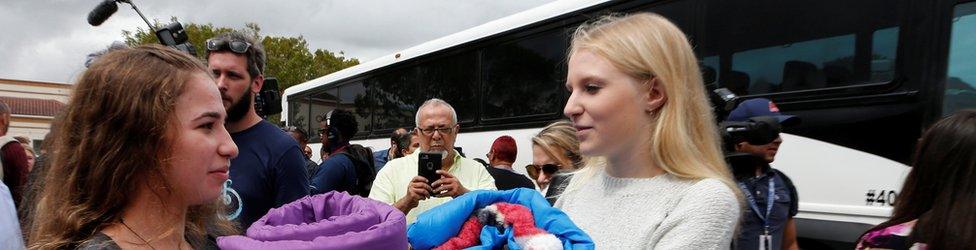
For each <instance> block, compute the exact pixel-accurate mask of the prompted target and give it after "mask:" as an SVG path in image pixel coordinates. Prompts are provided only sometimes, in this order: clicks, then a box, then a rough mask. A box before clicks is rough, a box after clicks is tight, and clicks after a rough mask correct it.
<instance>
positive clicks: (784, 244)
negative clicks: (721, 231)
mask: <svg viewBox="0 0 976 250" xmlns="http://www.w3.org/2000/svg"><path fill="white" fill-rule="evenodd" d="M726 121H727V122H740V123H744V124H746V125H745V126H746V127H749V129H744V130H745V131H746V132H745V133H751V134H754V135H745V136H744V137H752V138H756V137H758V138H760V139H752V138H750V139H745V138H741V139H732V141H727V147H729V149H728V150H734V151H735V152H736V153H737V154H736V153H733V154H731V156H730V158H732V157H737V156H738V159H743V160H738V161H736V160H732V161H731V162H732V164H731V165H732V168H733V173H734V174H735V179H736V182H737V184H738V185H739V188H740V189H741V190H742V193H743V195H744V196H745V200H746V204H747V205H749V208H748V209H746V210H745V214H744V215H743V217H742V222H741V223H742V225H741V227H740V230H741V233H740V234H739V236H738V238H737V239H736V240H735V241H734V243H733V247H734V248H735V249H798V245H797V242H796V225H795V224H794V220H793V216H795V215H796V213H797V201H798V198H797V192H796V187H794V186H793V182H792V181H790V178H789V177H787V176H786V175H785V174H783V173H782V172H780V171H778V170H776V169H773V168H771V167H770V166H769V163H772V162H773V160H775V158H776V152H777V151H778V150H779V146H780V144H782V143H783V139H782V138H781V137H780V136H779V132H780V126H791V125H795V124H797V123H799V118H798V117H795V116H791V115H783V114H780V112H779V109H778V108H777V107H776V104H774V103H773V102H772V101H770V100H768V99H764V98H756V99H749V100H746V101H744V102H742V103H740V104H739V106H738V107H736V108H735V110H732V112H731V113H729V117H728V119H726ZM725 127H726V128H728V126H725ZM726 131H728V129H726ZM755 141H763V142H766V143H764V144H758V145H757V144H752V143H751V142H753V143H754V142H755ZM770 193H772V194H773V195H770Z"/></svg>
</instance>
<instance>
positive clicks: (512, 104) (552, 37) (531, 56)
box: [483, 29, 569, 119]
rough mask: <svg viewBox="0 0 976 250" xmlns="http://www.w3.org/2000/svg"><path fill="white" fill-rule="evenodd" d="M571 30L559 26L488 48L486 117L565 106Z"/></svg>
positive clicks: (549, 110) (551, 110)
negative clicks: (567, 55)
mask: <svg viewBox="0 0 976 250" xmlns="http://www.w3.org/2000/svg"><path fill="white" fill-rule="evenodd" d="M568 32H569V31H567V30H564V29H555V30H552V31H547V32H544V33H542V34H538V35H535V36H534V37H529V38H522V39H519V40H516V41H514V42H506V43H502V44H498V45H494V46H491V47H489V48H487V49H485V52H484V57H483V60H484V65H485V72H484V73H483V74H484V79H485V92H484V93H485V105H484V114H483V117H484V118H485V119H497V118H511V117H522V116H530V115H542V114H556V113H558V112H560V111H561V110H562V104H563V103H565V102H564V97H563V92H565V91H564V89H565V88H564V87H563V83H564V82H565V78H566V68H565V63H564V62H563V60H564V58H565V57H566V48H567V47H569V35H568Z"/></svg>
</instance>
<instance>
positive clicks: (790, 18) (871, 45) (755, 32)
mask: <svg viewBox="0 0 976 250" xmlns="http://www.w3.org/2000/svg"><path fill="white" fill-rule="evenodd" d="M706 2H707V3H708V4H707V6H708V7H707V8H706V11H705V12H706V14H705V15H703V16H704V17H705V19H706V21H705V27H704V30H705V33H704V34H705V39H704V41H703V42H701V45H702V53H703V57H704V58H706V59H707V58H712V57H718V62H715V61H714V60H715V59H711V60H712V61H703V64H704V66H708V67H715V66H716V65H717V66H718V68H716V70H717V72H716V75H718V78H719V82H720V85H721V87H726V88H729V89H732V90H734V92H736V93H737V94H739V95H758V94H768V93H777V92H787V91H799V90H809V89H819V88H828V87H839V86H849V85H857V84H863V83H877V82H888V81H891V80H892V79H893V78H894V65H895V63H894V62H895V48H896V47H897V42H898V26H897V25H898V24H899V20H898V17H899V15H898V13H897V12H896V10H897V8H892V6H891V5H892V4H898V3H897V2H891V1H883V0H866V1H840V0H827V1H813V0H807V1H774V0H708V1H706ZM864 16H871V17H872V18H871V19H865V18H863V17H864ZM756 27H762V28H761V29H757V28H756Z"/></svg>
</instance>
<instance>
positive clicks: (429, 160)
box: [417, 152, 442, 184]
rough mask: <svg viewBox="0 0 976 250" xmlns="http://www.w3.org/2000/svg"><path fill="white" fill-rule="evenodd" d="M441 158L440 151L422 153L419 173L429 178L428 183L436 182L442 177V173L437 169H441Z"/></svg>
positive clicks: (419, 161)
mask: <svg viewBox="0 0 976 250" xmlns="http://www.w3.org/2000/svg"><path fill="white" fill-rule="evenodd" d="M441 159H442V156H441V154H440V153H423V152H421V153H420V160H418V164H417V165H418V169H417V173H418V175H420V176H421V177H424V178H426V179H427V184H431V183H434V181H437V180H439V179H440V178H441V175H440V174H437V170H440V169H441Z"/></svg>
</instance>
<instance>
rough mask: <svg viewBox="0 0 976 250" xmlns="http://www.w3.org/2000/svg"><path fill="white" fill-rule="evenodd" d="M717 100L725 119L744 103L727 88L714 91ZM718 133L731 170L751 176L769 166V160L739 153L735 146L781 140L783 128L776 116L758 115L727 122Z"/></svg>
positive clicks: (721, 125) (722, 124) (723, 123)
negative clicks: (759, 169)
mask: <svg viewBox="0 0 976 250" xmlns="http://www.w3.org/2000/svg"><path fill="white" fill-rule="evenodd" d="M714 94H715V96H717V97H719V98H713V99H718V101H719V102H722V103H719V104H724V105H718V106H719V107H722V108H723V110H721V111H722V112H719V114H722V115H723V116H722V117H724V115H725V114H727V113H728V112H729V111H731V110H733V109H735V107H736V106H737V105H738V104H739V103H740V102H742V101H743V100H742V99H741V98H739V97H738V96H736V95H735V94H733V93H732V92H731V91H729V90H728V89H725V88H721V89H716V90H715V91H714ZM719 129H720V131H719V134H720V135H721V136H722V151H723V152H724V154H725V161H726V163H728V164H729V166H730V167H731V168H732V172H733V174H735V176H744V175H748V174H752V173H753V171H755V169H756V168H757V167H762V166H764V165H768V164H769V163H768V162H766V160H765V159H764V158H763V157H761V156H757V155H753V154H749V153H740V152H737V151H736V145H738V144H739V143H742V142H746V143H748V144H751V145H764V144H769V143H772V142H773V141H775V140H776V139H777V138H779V133H780V132H781V131H782V125H781V124H780V123H779V119H777V118H776V117H774V116H757V117H752V118H749V119H748V120H746V121H724V122H720V123H719Z"/></svg>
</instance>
